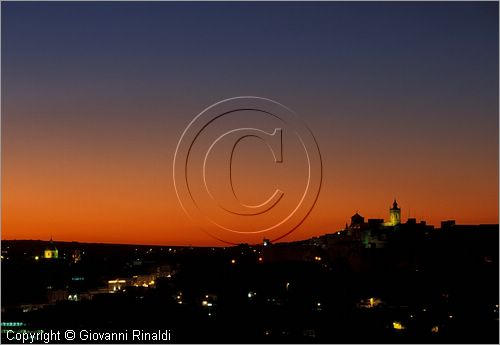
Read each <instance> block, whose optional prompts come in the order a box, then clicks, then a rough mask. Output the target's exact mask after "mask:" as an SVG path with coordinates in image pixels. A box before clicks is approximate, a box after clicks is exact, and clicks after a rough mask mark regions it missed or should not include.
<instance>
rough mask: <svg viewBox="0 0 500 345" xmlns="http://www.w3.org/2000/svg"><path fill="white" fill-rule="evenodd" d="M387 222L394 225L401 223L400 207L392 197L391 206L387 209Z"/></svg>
mask: <svg viewBox="0 0 500 345" xmlns="http://www.w3.org/2000/svg"><path fill="white" fill-rule="evenodd" d="M389 217H390V218H389V223H390V224H391V225H392V226H394V225H398V224H401V209H400V208H399V207H398V202H397V201H396V199H394V202H393V203H392V207H391V209H390V210H389Z"/></svg>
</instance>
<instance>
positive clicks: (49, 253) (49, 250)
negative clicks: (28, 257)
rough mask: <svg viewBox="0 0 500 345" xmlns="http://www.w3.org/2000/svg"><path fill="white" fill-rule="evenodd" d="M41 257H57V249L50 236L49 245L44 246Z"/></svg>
mask: <svg viewBox="0 0 500 345" xmlns="http://www.w3.org/2000/svg"><path fill="white" fill-rule="evenodd" d="M43 257H44V258H45V259H57V258H59V251H58V250H57V248H56V246H55V245H54V242H52V237H51V238H50V241H49V245H48V246H47V247H46V248H45V251H44V252H43Z"/></svg>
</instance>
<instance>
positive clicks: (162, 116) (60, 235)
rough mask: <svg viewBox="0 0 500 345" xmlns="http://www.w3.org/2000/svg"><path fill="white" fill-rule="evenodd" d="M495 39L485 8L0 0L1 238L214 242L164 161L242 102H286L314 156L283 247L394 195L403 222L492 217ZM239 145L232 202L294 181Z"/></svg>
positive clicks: (265, 156)
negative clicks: (191, 131) (205, 122)
mask: <svg viewBox="0 0 500 345" xmlns="http://www.w3.org/2000/svg"><path fill="white" fill-rule="evenodd" d="M498 39H499V37H498V3H495V2H481V3H472V2H453V3H451V2H440V3H432V2H424V3H393V2H383V3H365V2H353V3H337V2H333V3H326V2H316V3H302V2H293V3H283V2H279V3H262V2H257V3H242V2H236V3H222V2H219V3H195V2H184V3H168V2H149V3H135V2H109V3H98V2H86V3H81V2H68V3H61V2H50V3H34V2H8V3H6V2H3V3H2V51H1V59H2V95H1V96H2V109H1V110H2V239H44V240H47V239H49V238H50V237H51V236H52V237H53V238H54V240H59V241H85V242H112V243H144V244H165V245H168V244H172V245H188V244H191V245H222V244H223V243H222V242H219V241H217V240H215V239H213V238H212V237H210V236H209V235H207V234H206V233H204V232H203V231H201V230H200V229H198V228H197V227H196V226H194V224H193V221H192V219H190V218H189V217H188V216H187V215H186V214H185V213H184V212H183V209H182V207H181V206H180V204H179V202H178V200H177V197H176V193H175V189H174V183H173V178H172V167H173V158H174V151H175V149H176V145H177V142H178V140H179V138H180V136H181V134H182V132H183V131H184V129H185V128H186V126H187V125H188V124H189V123H190V121H191V120H192V119H193V118H194V117H195V116H196V115H197V114H199V113H200V112H201V111H202V110H203V109H205V108H206V107H208V106H210V105H211V104H214V103H216V102H218V101H221V100H223V99H226V98H229V97H235V96H243V95H253V96H261V97H265V98H269V99H273V100H275V101H277V102H280V103H281V104H284V105H286V106H287V107H289V108H291V109H293V111H294V112H296V113H297V114H298V116H299V117H300V118H301V119H302V120H303V121H304V122H305V123H307V125H308V127H309V128H310V130H311V131H312V133H314V136H315V138H316V140H317V143H318V146H319V148H320V150H321V155H322V160H323V183H322V188H321V192H320V194H319V198H318V200H317V203H316V206H315V207H314V208H313V210H312V212H311V213H310V215H309V217H308V218H307V219H306V221H305V222H304V223H303V224H302V225H301V226H300V227H299V228H298V229H296V231H294V232H293V233H292V234H291V235H289V236H287V237H285V238H284V239H283V240H286V241H291V240H298V239H306V238H309V237H311V236H317V235H321V234H324V233H328V232H334V231H336V230H337V229H339V228H340V227H343V226H344V224H345V223H346V222H348V221H349V218H350V216H351V215H352V214H354V213H355V212H356V211H358V212H359V213H360V214H362V215H363V216H365V217H366V218H385V219H387V218H388V214H389V208H390V206H391V204H392V201H393V199H394V198H395V197H396V198H397V200H398V202H399V204H400V206H401V208H402V218H403V221H405V220H406V218H408V216H411V217H416V218H417V219H418V220H427V221H428V222H429V223H431V224H434V225H437V226H439V222H440V221H441V220H444V219H455V220H456V221H457V223H465V224H476V223H498V207H499V204H498V187H499V186H498V165H499V150H498V143H499V137H498V135H499V122H498V110H499V109H498V101H499V100H498V91H499V90H498V82H499V79H498V78H499V76H498V58H499V56H498V49H499V46H498ZM244 145H247V146H248V147H245V146H244ZM255 148H256V149H255ZM241 149H242V150H243V151H242V152H247V151H248V152H247V155H246V156H242V155H240V156H238V157H239V158H238V161H237V162H236V163H235V172H234V174H235V182H236V183H237V184H238V185H239V186H242V187H240V189H239V190H238V193H240V196H241V198H242V199H245V200H248V201H249V203H258V202H259V200H260V201H262V199H264V198H267V197H268V196H269V194H270V193H271V192H272V191H273V190H274V189H275V187H273V183H274V182H273V181H278V180H281V181H284V182H283V183H285V184H286V183H288V182H290V181H292V180H293V177H294V176H295V175H293V174H292V173H290V172H289V171H285V170H286V169H281V170H279V171H278V170H275V169H274V168H275V166H274V165H273V162H272V161H269V152H268V151H267V149H266V148H265V146H258V145H255V143H253V144H252V143H251V142H247V143H242V147H241ZM245 150H246V151H245ZM252 150H253V151H252ZM241 157H244V159H242V158H241ZM293 171H294V174H295V173H297V174H298V172H297V170H293ZM277 174H278V175H279V174H283V176H276V175H277ZM287 181H288V182H287ZM290 183H291V182H290Z"/></svg>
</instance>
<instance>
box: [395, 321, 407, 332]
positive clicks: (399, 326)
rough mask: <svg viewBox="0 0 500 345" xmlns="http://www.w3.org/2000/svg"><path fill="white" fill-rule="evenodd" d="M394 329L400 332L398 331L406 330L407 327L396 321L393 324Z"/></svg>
mask: <svg viewBox="0 0 500 345" xmlns="http://www.w3.org/2000/svg"><path fill="white" fill-rule="evenodd" d="M392 328H394V329H395V330H398V331H400V330H403V329H406V327H405V326H403V324H402V323H401V322H399V321H394V322H393V323H392Z"/></svg>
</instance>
